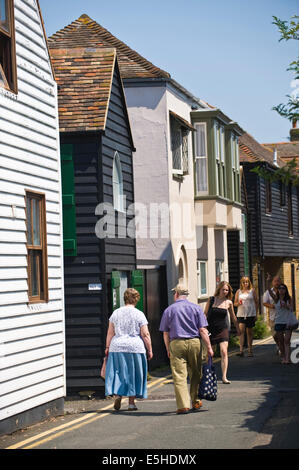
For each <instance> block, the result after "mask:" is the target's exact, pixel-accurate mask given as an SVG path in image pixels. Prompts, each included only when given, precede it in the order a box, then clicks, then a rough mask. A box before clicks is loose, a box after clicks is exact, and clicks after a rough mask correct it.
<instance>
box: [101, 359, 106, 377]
mask: <svg viewBox="0 0 299 470" xmlns="http://www.w3.org/2000/svg"><path fill="white" fill-rule="evenodd" d="M106 364H107V356H105V357H104V360H103V364H102V367H101V372H100V376H101V377H102V379H105V375H106Z"/></svg>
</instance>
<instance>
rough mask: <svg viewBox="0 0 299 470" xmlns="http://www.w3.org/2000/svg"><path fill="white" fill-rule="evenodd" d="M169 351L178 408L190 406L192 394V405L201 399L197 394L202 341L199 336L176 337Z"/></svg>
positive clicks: (200, 368) (200, 373)
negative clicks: (188, 380)
mask: <svg viewBox="0 0 299 470" xmlns="http://www.w3.org/2000/svg"><path fill="white" fill-rule="evenodd" d="M169 351H170V366H171V372H172V378H173V382H174V391H175V397H176V403H177V409H181V408H190V396H191V402H192V405H193V404H195V403H196V402H199V401H200V400H199V398H198V396H197V394H198V386H199V382H200V379H201V375H202V372H201V371H202V367H201V366H202V347H201V341H200V339H199V338H193V339H174V340H172V341H171V342H170V345H169ZM188 375H189V379H190V395H189V391H188V383H187V378H188Z"/></svg>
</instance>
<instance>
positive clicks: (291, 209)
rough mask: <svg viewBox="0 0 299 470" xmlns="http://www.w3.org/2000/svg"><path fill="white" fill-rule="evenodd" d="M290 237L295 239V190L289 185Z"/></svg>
mask: <svg viewBox="0 0 299 470" xmlns="http://www.w3.org/2000/svg"><path fill="white" fill-rule="evenodd" d="M288 236H289V237H290V238H293V237H294V220H293V189H292V185H291V184H289V185H288Z"/></svg>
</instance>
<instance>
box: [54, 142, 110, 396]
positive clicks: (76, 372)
mask: <svg viewBox="0 0 299 470" xmlns="http://www.w3.org/2000/svg"><path fill="white" fill-rule="evenodd" d="M61 142H62V143H71V144H73V161H74V173H75V201H76V236H77V256H65V257H64V279H65V322H66V323H65V328H66V382H67V390H68V392H69V391H70V390H77V389H78V390H83V389H84V388H85V387H88V388H89V389H92V388H93V387H100V386H102V379H100V378H99V368H100V364H101V355H102V350H103V348H104V345H105V343H104V341H105V335H104V331H105V330H104V325H106V309H105V304H104V302H103V292H102V291H89V289H88V285H89V284H91V283H99V282H102V284H103V289H104V290H105V265H104V256H103V252H102V249H101V242H100V240H99V239H98V238H97V237H96V235H95V225H96V222H97V216H96V215H95V208H96V206H97V204H98V203H99V202H100V201H101V185H100V179H99V176H98V175H99V172H100V168H99V152H100V135H99V134H96V133H90V134H80V133H76V134H71V135H65V134H62V136H61Z"/></svg>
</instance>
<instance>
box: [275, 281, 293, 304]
mask: <svg viewBox="0 0 299 470" xmlns="http://www.w3.org/2000/svg"><path fill="white" fill-rule="evenodd" d="M280 287H284V288H285V294H284V298H283V299H282V300H283V301H284V302H287V301H288V300H290V299H291V296H290V294H289V291H288V288H287V286H286V285H285V284H279V286H278V294H277V295H276V303H277V302H278V301H279V299H280V297H279V289H280Z"/></svg>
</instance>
